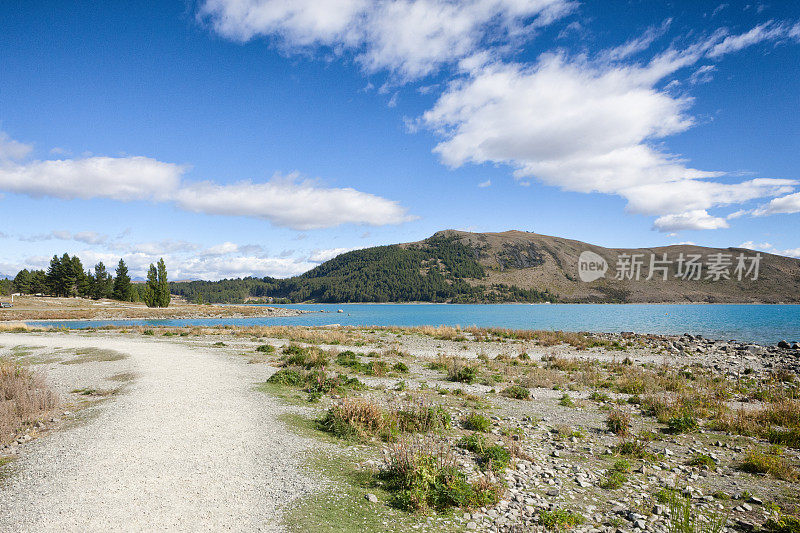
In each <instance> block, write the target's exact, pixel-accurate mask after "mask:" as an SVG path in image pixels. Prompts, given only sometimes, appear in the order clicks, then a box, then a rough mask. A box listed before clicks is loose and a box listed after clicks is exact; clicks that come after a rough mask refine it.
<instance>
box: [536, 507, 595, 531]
mask: <svg viewBox="0 0 800 533" xmlns="http://www.w3.org/2000/svg"><path fill="white" fill-rule="evenodd" d="M585 521H586V519H585V518H584V517H583V515H581V514H579V513H575V512H573V511H570V510H568V509H555V510H553V511H540V512H539V523H540V524H542V525H543V526H544V527H545V528H547V529H549V530H551V531H566V530H567V529H571V528H573V527H575V526H579V525H581V524H583V523H584V522H585Z"/></svg>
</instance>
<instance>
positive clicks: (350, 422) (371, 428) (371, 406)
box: [320, 399, 388, 440]
mask: <svg viewBox="0 0 800 533" xmlns="http://www.w3.org/2000/svg"><path fill="white" fill-rule="evenodd" d="M320 425H321V426H322V429H323V430H325V431H328V432H330V433H333V434H334V435H336V436H337V437H339V438H342V439H355V440H369V438H370V437H373V436H376V435H379V434H381V433H384V432H385V431H386V429H387V427H388V424H387V418H386V416H385V414H384V413H383V410H382V409H381V407H380V406H379V405H378V404H377V403H375V402H372V401H368V400H360V399H356V400H351V399H345V400H344V401H342V402H341V403H339V404H337V405H333V406H332V407H331V408H330V409H328V412H327V413H326V415H325V417H324V418H323V419H322V420H321V421H320Z"/></svg>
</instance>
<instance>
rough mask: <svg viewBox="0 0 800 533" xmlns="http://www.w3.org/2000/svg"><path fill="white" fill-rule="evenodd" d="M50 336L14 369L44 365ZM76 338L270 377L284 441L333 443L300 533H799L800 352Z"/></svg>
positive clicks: (226, 333) (374, 331)
mask: <svg viewBox="0 0 800 533" xmlns="http://www.w3.org/2000/svg"><path fill="white" fill-rule="evenodd" d="M38 334H39V333H36V332H33V333H32V334H31V336H30V339H31V341H30V346H28V347H16V348H15V350H16V351H14V350H11V351H10V352H9V354H7V355H6V357H7V358H14V357H16V360H17V362H19V363H25V362H27V361H30V363H31V365H34V364H36V363H35V361H37V360H47V359H46V356H47V354H45V353H40V352H41V350H37V349H36V348H35V344H36V340H35V339H36V336H37V335H38ZM63 334H66V335H89V336H96V337H98V338H103V337H104V336H108V337H110V338H113V337H116V336H141V337H146V338H148V339H149V340H152V341H154V342H170V343H172V342H178V343H183V344H186V345H189V346H200V347H203V348H211V349H214V350H218V351H219V353H221V354H225V355H227V356H229V357H231V358H233V359H235V360H238V361H240V363H241V364H243V365H249V366H248V368H253V369H254V371H255V369H262V370H263V369H268V370H269V374H268V375H270V376H271V377H269V379H268V380H267V382H266V383H264V384H263V385H262V386H261V390H262V391H264V393H265V394H268V395H270V396H272V397H275V398H279V399H281V400H282V401H284V402H286V405H287V409H290V412H291V413H292V414H291V415H287V417H285V418H284V419H283V421H284V423H286V424H287V425H289V426H291V427H294V428H295V430H296V431H298V432H300V433H301V434H302V435H303V436H306V437H308V436H311V437H314V438H315V439H317V440H318V447H317V448H316V451H315V452H314V453H312V454H310V455H309V457H308V468H309V469H310V470H312V471H314V472H315V473H316V474H318V475H320V476H322V477H323V478H326V479H327V481H328V484H327V485H326V486H325V488H324V489H323V493H322V494H321V495H320V494H318V495H315V496H313V497H309V498H307V499H306V500H303V501H301V502H300V503H299V504H298V505H297V506H296V507H295V511H293V512H292V514H291V517H290V519H289V521H288V522H287V523H289V524H294V525H295V526H296V529H297V530H319V531H323V530H333V531H357V530H359V528H360V527H361V528H363V527H366V526H370V527H372V526H375V527H378V528H380V527H383V528H385V529H386V530H390V529H391V527H396V528H397V529H401V530H406V529H408V528H411V527H414V526H416V527H417V528H418V529H420V530H429V531H440V530H464V529H476V530H493V531H495V530H500V531H517V530H525V529H526V528H532V527H542V528H546V529H550V530H564V529H574V530H586V531H588V530H590V529H595V530H601V531H602V530H607V531H616V530H617V529H623V530H636V529H642V530H648V531H658V532H661V531H663V532H666V531H668V530H675V529H672V528H679V527H680V524H678V523H677V522H676V520H678V518H679V516H684V518H685V517H686V516H688V517H689V518H690V519H692V520H699V521H700V522H701V523H706V524H708V525H709V527H711V526H713V525H714V524H718V523H719V522H724V523H726V524H728V526H729V527H736V528H740V529H748V528H757V527H762V528H765V529H770V528H772V529H774V530H781V529H780V527H790V526H791V524H795V523H800V521H797V519H796V518H794V517H795V516H796V515H797V514H798V513H800V506H799V505H800V499H798V497H797V496H796V494H797V488H798V487H799V486H800V485H798V483H800V402H798V400H797V392H796V391H797V387H798V385H800V381H798V378H797V374H798V372H797V370H798V369H797V361H798V357H797V355H798V354H797V353H796V352H797V350H795V349H793V348H791V347H789V348H785V349H783V348H777V347H762V346H756V345H752V344H741V343H735V342H718V341H710V340H706V339H702V338H700V337H690V336H681V337H677V336H657V335H633V334H615V335H612V334H590V333H567V332H552V331H547V332H543V331H514V330H505V329H486V328H467V329H459V328H448V327H439V328H432V327H418V328H358V327H325V328H313V327H299V326H282V327H281V326H272V327H266V326H265V327H249V328H242V327H230V326H228V327H225V326H222V327H213V328H207V327H192V328H141V327H133V328H104V329H98V330H89V331H83V332H70V333H68V332H64V333H63ZM1 339H2V337H0V342H2V340H1ZM15 353H16V354H17V355H14V354H15ZM89 355H92V356H96V355H97V354H76V356H77V357H84V358H85V357H87V356H89ZM105 359H109V360H113V358H111V357H108V358H104V357H100V356H96V357H95V360H98V361H99V360H105ZM51 364H52V363H51ZM259 375H263V372H261V371H259ZM325 495H328V496H325ZM687 509H688V511H686V512H688V513H689V514H688V515H686V514H685V513H684V511H685V510H687ZM330 523H336V525H337V528H338V529H337V528H328V529H326V524H330ZM387 524H390V525H391V527H390V526H389V525H387ZM780 524H783V526H780ZM787 524H789V526H787ZM779 526H780V527H779ZM712 529H713V528H712ZM783 531H789V530H788V529H783Z"/></svg>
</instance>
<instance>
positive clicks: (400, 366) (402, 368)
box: [392, 361, 408, 374]
mask: <svg viewBox="0 0 800 533" xmlns="http://www.w3.org/2000/svg"><path fill="white" fill-rule="evenodd" d="M392 370H394V371H395V372H399V373H401V374H405V373H406V372H408V365H407V364H405V363H404V362H402V361H398V362H396V363H395V364H393V365H392Z"/></svg>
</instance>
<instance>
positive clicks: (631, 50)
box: [599, 18, 672, 61]
mask: <svg viewBox="0 0 800 533" xmlns="http://www.w3.org/2000/svg"><path fill="white" fill-rule="evenodd" d="M671 24H672V19H671V18H670V19H667V20H665V21H664V22H663V23H662V24H661V26H651V27H650V28H648V29H647V30H645V32H644V33H642V35H640V36H638V37H636V38H634V39H631V40H629V41H628V42H626V43H624V44H622V45H620V46H616V47H614V48H609V49H607V50H604V51H602V52H601V53H600V55H599V59H600V60H601V61H620V60H622V59H626V58H628V57H630V56H632V55H635V54H638V53H639V52H642V51H644V50H647V49H648V48H650V45H651V44H653V42H654V41H655V40H656V39H658V38H659V37H661V36H662V35H664V34H665V33H666V32H667V30H668V29H669V27H670V25H671Z"/></svg>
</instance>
